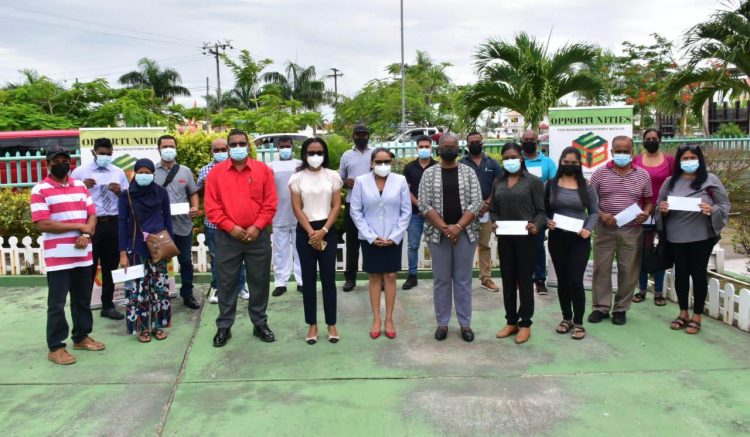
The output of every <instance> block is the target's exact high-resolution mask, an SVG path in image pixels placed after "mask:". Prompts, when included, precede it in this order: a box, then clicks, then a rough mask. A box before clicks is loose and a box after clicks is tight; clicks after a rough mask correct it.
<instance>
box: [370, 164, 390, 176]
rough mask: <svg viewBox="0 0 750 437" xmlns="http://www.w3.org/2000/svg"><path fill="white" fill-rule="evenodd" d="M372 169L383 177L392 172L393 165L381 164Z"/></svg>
mask: <svg viewBox="0 0 750 437" xmlns="http://www.w3.org/2000/svg"><path fill="white" fill-rule="evenodd" d="M372 171H373V172H375V174H376V175H378V176H380V177H381V178H384V177H386V176H388V175H389V174H391V166H390V164H380V165H376V166H375V167H373V168H372Z"/></svg>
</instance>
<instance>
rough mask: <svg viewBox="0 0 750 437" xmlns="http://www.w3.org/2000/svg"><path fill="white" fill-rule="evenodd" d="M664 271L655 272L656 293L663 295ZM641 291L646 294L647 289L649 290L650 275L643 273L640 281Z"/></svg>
mask: <svg viewBox="0 0 750 437" xmlns="http://www.w3.org/2000/svg"><path fill="white" fill-rule="evenodd" d="M664 274H665V272H664V270H661V271H658V272H654V293H661V292H662V291H664ZM639 282H640V283H639V287H638V288H639V289H640V290H641V291H642V292H644V293H645V292H646V289H647V288H648V273H646V272H641V278H640V281H639Z"/></svg>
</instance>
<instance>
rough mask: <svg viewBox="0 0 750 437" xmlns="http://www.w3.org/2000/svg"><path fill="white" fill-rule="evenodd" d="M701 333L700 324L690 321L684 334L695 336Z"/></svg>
mask: <svg viewBox="0 0 750 437" xmlns="http://www.w3.org/2000/svg"><path fill="white" fill-rule="evenodd" d="M700 331H701V322H696V321H695V320H691V321H689V322H688V324H687V329H686V330H685V332H686V333H688V334H691V335H695V334H697V333H699V332H700Z"/></svg>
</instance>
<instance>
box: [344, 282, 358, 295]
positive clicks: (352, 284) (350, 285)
mask: <svg viewBox="0 0 750 437" xmlns="http://www.w3.org/2000/svg"><path fill="white" fill-rule="evenodd" d="M356 285H357V283H356V282H354V279H347V280H346V281H344V291H346V292H347V293H348V292H350V291H352V290H354V287H355V286H356Z"/></svg>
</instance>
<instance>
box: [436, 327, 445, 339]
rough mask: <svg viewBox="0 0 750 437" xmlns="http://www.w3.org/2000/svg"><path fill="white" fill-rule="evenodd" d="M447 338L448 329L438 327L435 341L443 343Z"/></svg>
mask: <svg viewBox="0 0 750 437" xmlns="http://www.w3.org/2000/svg"><path fill="white" fill-rule="evenodd" d="M446 337H448V327H447V326H438V327H437V329H436V330H435V340H438V341H443V340H445V338H446Z"/></svg>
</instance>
